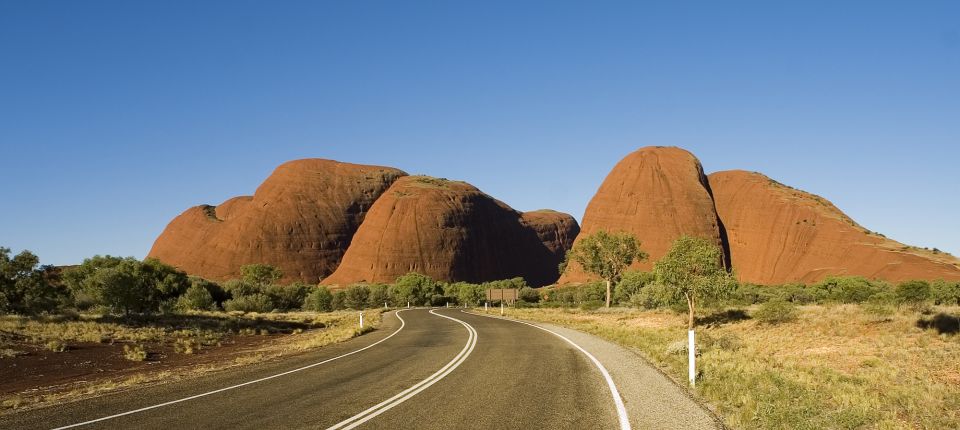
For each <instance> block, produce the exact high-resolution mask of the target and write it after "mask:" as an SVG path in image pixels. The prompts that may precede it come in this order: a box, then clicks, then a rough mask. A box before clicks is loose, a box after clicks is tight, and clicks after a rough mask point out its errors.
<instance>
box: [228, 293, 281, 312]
mask: <svg viewBox="0 0 960 430" xmlns="http://www.w3.org/2000/svg"><path fill="white" fill-rule="evenodd" d="M223 308H224V310H227V311H240V312H261V313H262V312H270V311H272V310H273V301H271V300H270V296H268V295H266V294H263V293H255V294H250V295H247V296H240V297H237V298H233V299H230V300H227V301H226V302H224V303H223Z"/></svg>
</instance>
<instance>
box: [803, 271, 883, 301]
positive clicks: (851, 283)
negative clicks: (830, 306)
mask: <svg viewBox="0 0 960 430" xmlns="http://www.w3.org/2000/svg"><path fill="white" fill-rule="evenodd" d="M884 287H885V286H884V285H881V284H880V283H874V282H871V281H869V280H867V279H866V278H863V277H859V276H834V277H828V278H826V279H824V280H823V281H820V282H819V283H817V284H815V289H816V290H820V291H819V293H820V294H817V293H814V296H815V297H817V299H818V301H823V300H824V299H826V300H831V301H836V302H840V303H863V302H866V301H867V300H869V299H870V297H871V296H873V295H874V294H877V293H879V292H881V291H883V290H884V289H885V288H884ZM824 295H825V297H823V296H824Z"/></svg>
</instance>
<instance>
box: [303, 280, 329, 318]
mask: <svg viewBox="0 0 960 430" xmlns="http://www.w3.org/2000/svg"><path fill="white" fill-rule="evenodd" d="M303 308H304V309H305V310H308V311H314V312H330V311H332V310H333V294H331V293H330V290H329V289H327V287H324V286H318V287H314V288H313V290H312V291H310V294H309V295H307V298H306V300H305V301H304V304H303Z"/></svg>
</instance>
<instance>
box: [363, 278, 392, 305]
mask: <svg viewBox="0 0 960 430" xmlns="http://www.w3.org/2000/svg"><path fill="white" fill-rule="evenodd" d="M369 289H370V295H369V296H368V297H367V307H370V308H379V307H380V306H383V305H384V303H386V302H389V301H390V293H389V292H388V290H387V286H386V285H383V284H373V285H370V286H369Z"/></svg>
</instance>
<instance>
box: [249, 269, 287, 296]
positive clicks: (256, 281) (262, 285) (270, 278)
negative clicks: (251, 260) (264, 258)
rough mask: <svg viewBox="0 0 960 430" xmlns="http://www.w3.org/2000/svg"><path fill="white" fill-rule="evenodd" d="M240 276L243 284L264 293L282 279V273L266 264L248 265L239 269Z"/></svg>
mask: <svg viewBox="0 0 960 430" xmlns="http://www.w3.org/2000/svg"><path fill="white" fill-rule="evenodd" d="M240 276H241V277H242V279H243V281H244V282H248V283H250V284H252V285H253V286H254V287H256V288H257V289H259V290H260V291H266V289H267V287H269V286H270V285H273V284H275V283H276V282H277V281H279V280H280V278H282V277H283V271H282V270H280V269H278V268H276V267H273V266H271V265H268V264H248V265H246V266H243V267H241V268H240Z"/></svg>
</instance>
